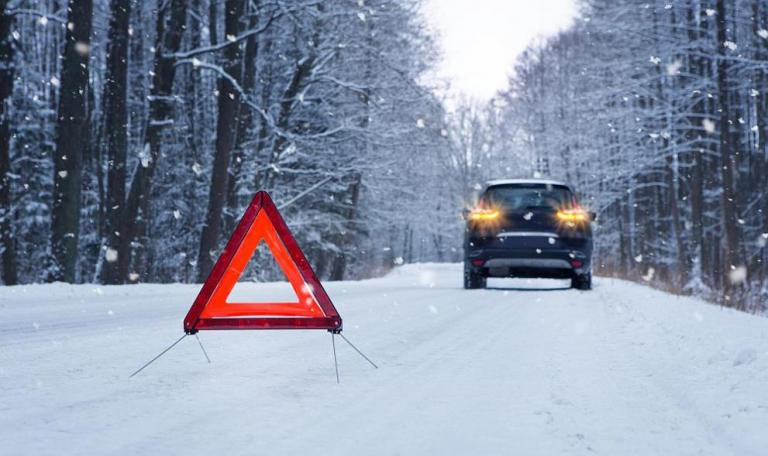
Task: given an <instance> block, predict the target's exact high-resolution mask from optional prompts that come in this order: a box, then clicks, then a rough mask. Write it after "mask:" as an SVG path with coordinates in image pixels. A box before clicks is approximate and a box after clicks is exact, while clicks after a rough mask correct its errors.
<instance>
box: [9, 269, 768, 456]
mask: <svg viewBox="0 0 768 456" xmlns="http://www.w3.org/2000/svg"><path fill="white" fill-rule="evenodd" d="M489 285H490V286H491V287H497V288H494V289H489V290H471V291H465V290H462V289H461V288H460V267H459V266H458V265H411V266H405V267H401V268H399V269H398V270H396V271H394V272H393V273H391V274H390V275H389V276H387V277H385V278H382V279H376V280H366V281H360V282H337V283H328V284H327V286H326V288H327V289H328V292H329V294H330V295H331V298H332V299H333V300H334V302H335V303H336V305H337V307H338V308H339V311H340V313H341V314H342V316H343V318H344V327H345V331H344V334H345V335H347V337H349V338H350V340H351V341H352V342H353V343H355V344H356V345H357V346H358V347H360V348H361V349H362V350H363V351H365V352H366V353H367V354H368V355H369V356H370V357H371V358H372V359H373V360H374V361H376V362H377V363H378V364H379V366H380V369H378V370H374V369H373V368H372V367H371V366H370V365H368V364H366V363H365V361H364V360H363V359H361V358H359V357H358V356H357V354H355V353H354V352H353V351H352V350H351V349H350V348H349V347H348V346H346V345H345V344H343V343H342V342H340V341H338V339H337V342H340V343H338V344H337V348H338V350H339V365H340V370H341V384H340V385H337V384H336V380H335V376H334V371H333V363H332V357H331V336H330V335H329V334H328V333H326V332H320V331H315V332H313V331H304V332H289V331H277V332H269V331H263V332H259V331H228V332H225V331H222V332H202V333H201V334H200V336H201V339H202V340H203V342H204V344H205V345H206V348H207V350H208V353H209V354H210V356H211V358H212V360H213V363H212V364H207V363H206V361H205V358H204V357H203V355H202V352H201V351H200V348H199V346H198V345H197V343H196V341H195V340H194V338H186V339H185V340H183V341H182V342H181V343H180V344H179V345H178V346H177V347H176V348H175V349H174V350H173V351H171V352H169V353H168V354H167V355H166V356H165V357H164V358H162V359H160V360H159V361H158V362H157V363H156V364H154V365H153V366H151V367H150V368H148V369H147V370H145V371H144V372H142V373H141V374H139V375H138V376H136V377H134V378H132V379H129V378H128V375H129V374H130V373H131V372H132V371H133V370H135V369H136V368H137V367H139V366H140V365H141V364H143V363H144V362H145V361H147V360H148V359H150V358H151V357H152V356H153V355H155V354H156V353H158V352H159V351H160V350H161V349H162V348H164V347H165V346H167V345H168V344H170V343H171V342H173V340H175V339H176V338H178V337H179V336H180V335H181V320H182V318H183V316H184V315H185V313H186V311H187V309H188V307H189V306H190V304H191V302H192V300H193V299H194V297H195V295H196V293H197V290H198V287H197V286H194V285H138V286H122V287H109V286H101V287H99V286H94V285H79V286H70V285H63V284H53V285H34V286H18V287H6V288H0V315H1V316H2V318H0V442H2V449H0V453H2V454H6V455H25V454H29V455H44V454H56V455H63V454H66V455H70V454H73V455H75V454H77V455H79V454H98V455H107V454H125V455H139V454H147V455H148V454H158V455H159V454H179V455H181V454H183V455H198V454H200V455H235V454H243V455H262V454H265V455H266V454H269V455H283V454H296V455H299V454H301V455H307V454H320V455H325V454H328V455H331V454H333V455H364V454H381V455H394V454H403V455H432V454H434V455H446V454H483V455H490V454H515V455H526V456H530V455H564V454H567V455H570V454H576V455H580V454H602V455H611V456H616V455H740V456H744V455H765V454H768V319H766V318H761V317H756V316H750V315H745V314H740V313H737V312H734V311H730V310H727V309H722V308H719V307H717V306H714V305H709V304H705V303H702V302H700V301H697V300H694V299H687V298H679V297H674V296H670V295H667V294H664V293H662V292H659V291H654V290H651V289H649V288H646V287H643V286H640V285H636V284H631V283H627V282H622V281H619V280H611V279H597V281H596V286H595V290H593V291H591V292H579V291H574V290H569V289H564V288H562V285H563V283H562V282H560V281H525V280H516V281H515V280H507V281H505V280H499V281H490V283H489ZM285 286H286V285H285V284H241V285H238V288H237V289H236V291H237V292H238V293H246V294H249V295H251V296H271V295H279V294H280V293H281V292H282V290H283V287H285Z"/></svg>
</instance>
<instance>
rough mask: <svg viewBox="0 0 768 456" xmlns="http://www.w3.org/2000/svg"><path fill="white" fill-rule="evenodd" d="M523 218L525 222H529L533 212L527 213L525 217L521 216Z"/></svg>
mask: <svg viewBox="0 0 768 456" xmlns="http://www.w3.org/2000/svg"><path fill="white" fill-rule="evenodd" d="M523 218H524V219H526V220H530V219H532V218H533V212H527V213H526V214H525V215H523Z"/></svg>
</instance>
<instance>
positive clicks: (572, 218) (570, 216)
mask: <svg viewBox="0 0 768 456" xmlns="http://www.w3.org/2000/svg"><path fill="white" fill-rule="evenodd" d="M557 219H558V220H560V221H561V222H586V221H587V220H589V219H590V215H589V212H587V211H585V210H583V209H566V210H560V211H557Z"/></svg>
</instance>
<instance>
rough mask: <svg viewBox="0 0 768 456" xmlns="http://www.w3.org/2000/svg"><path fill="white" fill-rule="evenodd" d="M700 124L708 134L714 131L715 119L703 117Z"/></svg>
mask: <svg viewBox="0 0 768 456" xmlns="http://www.w3.org/2000/svg"><path fill="white" fill-rule="evenodd" d="M701 126H702V127H704V131H706V132H707V133H709V134H714V133H715V127H716V126H715V121H714V120H710V119H704V120H702V121H701Z"/></svg>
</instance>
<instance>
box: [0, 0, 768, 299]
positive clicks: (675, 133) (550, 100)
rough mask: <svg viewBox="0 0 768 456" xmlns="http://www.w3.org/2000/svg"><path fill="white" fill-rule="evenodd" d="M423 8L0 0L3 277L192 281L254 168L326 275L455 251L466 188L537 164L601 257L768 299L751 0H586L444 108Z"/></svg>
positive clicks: (760, 89) (764, 136) (628, 270)
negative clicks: (432, 76)
mask: <svg viewBox="0 0 768 456" xmlns="http://www.w3.org/2000/svg"><path fill="white" fill-rule="evenodd" d="M422 6H423V5H422V2H420V1H418V0H357V1H350V0H327V1H323V0H296V1H290V0H222V1H217V0H189V1H183V0H147V1H137V0H110V1H99V0H96V1H93V0H34V1H32V0H28V1H25V0H16V1H14V0H0V12H1V14H2V15H1V16H0V107H1V108H0V109H2V110H1V111H0V238H1V242H0V250H1V251H2V254H1V256H2V281H3V283H4V284H6V285H12V284H20V283H33V282H45V281H65V282H74V283H83V282H98V283H105V284H120V283H135V282H196V281H202V280H204V279H205V277H206V276H207V274H208V271H209V270H210V268H211V266H212V264H213V262H214V261H215V259H216V258H217V256H218V252H219V251H220V249H221V248H222V247H223V243H224V242H225V241H226V239H227V237H228V235H229V233H230V232H231V231H232V229H233V227H234V225H235V224H236V223H237V220H238V217H239V216H240V214H242V212H243V210H244V208H245V206H246V205H247V204H248V202H249V201H250V199H251V197H252V195H253V194H254V193H255V192H256V191H257V190H259V189H264V190H267V191H269V192H270V193H271V194H272V196H273V198H274V199H275V200H276V202H277V203H278V204H281V203H284V202H289V201H291V200H292V199H294V198H295V197H296V196H299V195H304V194H305V193H306V194H305V196H303V197H302V198H300V199H298V200H296V201H295V202H294V203H292V204H290V205H289V206H287V207H286V208H285V210H284V216H285V218H286V220H287V222H288V224H289V226H290V227H291V228H292V229H293V230H294V233H295V234H296V237H297V240H298V241H299V243H300V244H301V246H302V248H303V249H304V250H305V253H306V254H307V256H308V258H309V259H310V262H311V263H312V264H313V266H314V267H315V269H316V271H317V272H318V275H319V276H320V277H321V278H323V279H329V280H340V279H345V278H363V277H372V276H376V275H380V274H382V273H383V272H385V271H387V270H388V269H390V268H391V267H393V265H397V264H402V263H410V262H424V261H460V260H461V258H462V256H461V255H462V252H461V237H462V227H463V221H462V219H461V217H460V215H461V209H462V208H463V207H464V206H467V205H470V204H472V200H473V196H474V194H475V193H476V192H477V190H479V189H480V188H481V185H482V183H483V182H484V181H485V180H487V179H490V178H499V177H530V176H541V177H550V178H557V179H562V180H564V181H567V182H569V183H571V184H573V186H574V188H576V189H577V190H578V192H579V193H580V196H581V199H582V201H583V202H584V204H585V205H586V206H588V207H589V208H590V209H591V210H594V211H596V212H597V213H598V220H597V222H596V226H595V233H596V259H597V260H596V262H595V263H596V265H595V273H596V274H597V275H603V276H614V277H621V278H626V279H630V280H635V281H639V282H642V283H647V284H650V285H653V286H656V287H660V288H663V289H666V290H669V291H673V292H676V293H680V294H693V295H697V296H702V297H705V298H707V299H709V300H712V301H716V302H718V303H721V304H722V305H725V306H729V307H735V308H738V309H741V310H747V311H752V312H761V311H764V310H765V307H766V304H765V303H766V302H768V269H767V268H766V266H765V263H766V260H768V250H766V243H767V242H768V192H766V188H767V187H768V3H766V2H765V1H764V0H675V1H672V0H669V1H658V0H653V1H648V2H638V1H634V0H585V1H582V2H580V8H581V9H580V11H581V13H580V15H579V16H578V17H577V18H576V19H575V20H574V23H573V24H572V26H571V27H569V28H568V29H566V30H563V31H561V32H560V33H559V34H557V35H555V36H552V37H549V38H542V39H540V40H538V41H537V42H535V43H533V44H532V45H531V46H530V47H529V48H528V50H527V51H526V52H525V53H523V54H522V55H521V56H520V58H519V59H518V61H517V63H516V65H515V66H514V68H510V72H509V74H510V76H509V84H508V87H507V88H506V89H504V90H502V91H500V92H499V93H498V94H497V95H496V96H495V97H494V98H493V99H492V100H490V101H489V102H487V103H486V102H478V101H476V100H469V99H459V100H458V101H457V100H453V102H452V103H450V104H447V103H446V100H445V99H444V98H445V97H444V95H441V91H440V90H436V87H435V86H437V85H439V83H437V82H434V81H430V80H429V78H428V77H426V76H425V75H428V73H429V71H430V69H431V68H432V67H433V66H434V65H435V62H436V61H437V60H438V59H439V58H440V51H439V49H438V46H436V44H435V37H434V35H433V33H431V31H430V30H429V27H427V26H426V24H425V18H424V16H423V14H422ZM449 105H451V106H452V107H451V108H448V107H447V106H449ZM308 190H309V192H307V191H308ZM271 261H272V260H271V259H270V258H269V256H268V255H257V257H256V259H255V261H253V262H252V263H253V264H252V266H251V268H250V269H249V272H248V278H250V279H252V280H268V279H273V278H275V277H277V275H276V274H279V273H278V272H277V271H276V269H275V268H274V266H273V265H272V264H271Z"/></svg>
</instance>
